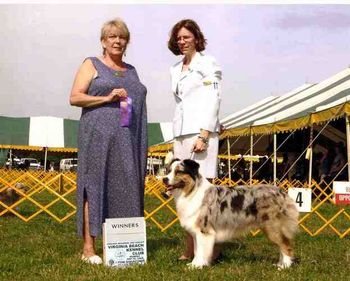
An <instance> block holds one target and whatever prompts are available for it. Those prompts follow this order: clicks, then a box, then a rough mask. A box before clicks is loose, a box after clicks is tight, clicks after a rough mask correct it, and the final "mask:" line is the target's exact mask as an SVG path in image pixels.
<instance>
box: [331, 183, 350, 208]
mask: <svg viewBox="0 0 350 281" xmlns="http://www.w3.org/2000/svg"><path fill="white" fill-rule="evenodd" d="M333 191H334V201H335V204H337V205H338V204H339V205H348V204H350V182H349V181H334V182H333Z"/></svg>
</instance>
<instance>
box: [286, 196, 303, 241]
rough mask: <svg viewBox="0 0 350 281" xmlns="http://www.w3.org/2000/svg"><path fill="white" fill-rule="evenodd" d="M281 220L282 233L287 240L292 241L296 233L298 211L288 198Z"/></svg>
mask: <svg viewBox="0 0 350 281" xmlns="http://www.w3.org/2000/svg"><path fill="white" fill-rule="evenodd" d="M283 215H284V217H283V219H282V233H283V235H284V236H285V237H287V238H288V239H293V238H294V236H295V234H296V233H297V232H298V224H299V211H298V209H297V207H296V206H295V203H294V201H293V200H292V199H291V198H290V197H289V196H288V197H287V198H286V201H285V205H284V210H283Z"/></svg>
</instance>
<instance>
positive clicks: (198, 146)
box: [192, 138, 207, 152]
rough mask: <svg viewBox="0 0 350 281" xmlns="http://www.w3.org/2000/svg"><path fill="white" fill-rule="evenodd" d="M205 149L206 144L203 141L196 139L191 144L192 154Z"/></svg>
mask: <svg viewBox="0 0 350 281" xmlns="http://www.w3.org/2000/svg"><path fill="white" fill-rule="evenodd" d="M206 149H207V144H206V143H205V142H204V141H203V139H200V138H197V139H196V141H195V142H194V144H193V148H192V151H193V152H203V151H204V150H206Z"/></svg>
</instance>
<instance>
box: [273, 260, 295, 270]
mask: <svg viewBox="0 0 350 281" xmlns="http://www.w3.org/2000/svg"><path fill="white" fill-rule="evenodd" d="M292 264H293V263H292V262H287V263H286V262H285V263H276V264H274V265H275V266H276V267H277V270H279V271H281V270H283V269H287V268H289V267H290V266H291V265H292Z"/></svg>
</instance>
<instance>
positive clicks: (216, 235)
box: [163, 159, 299, 269]
mask: <svg viewBox="0 0 350 281" xmlns="http://www.w3.org/2000/svg"><path fill="white" fill-rule="evenodd" d="M198 169H199V164H198V163H197V162H195V161H193V160H189V159H187V160H183V161H181V160H179V159H174V160H173V161H172V162H171V163H169V165H168V173H167V175H166V176H164V177H163V183H164V184H165V185H166V187H167V190H168V191H169V192H170V193H171V194H172V195H173V196H174V199H175V202H176V210H177V214H178V217H179V219H180V224H181V226H182V227H183V228H184V229H185V230H186V231H187V232H188V233H190V234H191V235H192V237H193V241H194V259H193V260H192V262H191V263H190V264H189V266H191V267H195V268H201V267H203V266H209V265H210V263H211V257H212V254H213V249H214V245H215V243H220V242H224V241H227V240H229V239H231V238H234V237H238V236H241V235H244V234H246V233H247V232H249V230H252V229H256V228H260V229H261V230H262V231H263V232H264V233H265V234H266V236H267V237H268V239H270V240H271V241H272V242H273V243H274V244H276V245H277V246H278V247H279V249H280V258H279V261H278V263H277V266H278V268H279V269H283V268H288V267H290V266H291V265H292V263H293V260H294V255H293V246H292V244H293V238H294V236H295V234H296V232H297V229H298V216H299V213H298V210H297V208H296V207H295V204H294V202H293V200H292V199H291V198H290V197H289V196H288V195H287V194H286V193H285V192H284V191H283V190H282V189H280V188H278V187H276V186H273V185H257V186H252V187H249V186H234V187H225V186H214V185H213V184H211V183H210V182H209V181H208V180H207V179H205V178H204V177H203V176H201V175H200V174H199V172H198Z"/></svg>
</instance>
